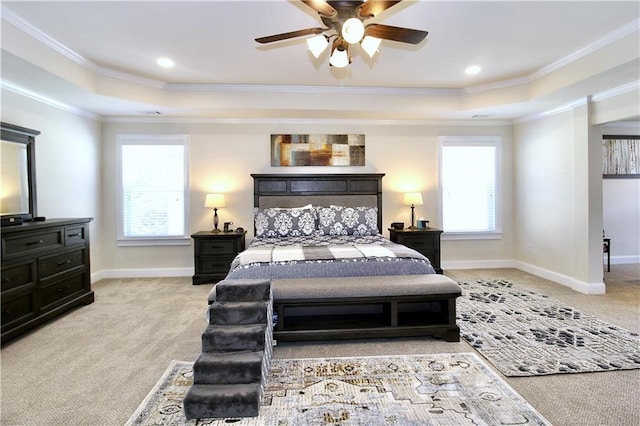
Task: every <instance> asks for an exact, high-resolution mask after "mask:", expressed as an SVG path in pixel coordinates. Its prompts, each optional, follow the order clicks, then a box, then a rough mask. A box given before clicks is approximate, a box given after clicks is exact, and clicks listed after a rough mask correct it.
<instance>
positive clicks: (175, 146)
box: [118, 135, 189, 245]
mask: <svg viewBox="0 0 640 426" xmlns="http://www.w3.org/2000/svg"><path fill="white" fill-rule="evenodd" d="M118 142H119V143H118V147H119V183H120V185H119V200H120V203H119V204H120V205H119V238H118V239H119V242H120V243H124V244H127V242H128V243H129V244H136V245H137V244H145V245H146V244H170V243H180V240H187V242H188V237H189V236H188V232H187V230H188V223H187V218H188V208H187V206H188V197H189V191H188V188H189V182H188V176H189V175H188V150H187V148H188V143H187V142H188V139H187V137H186V136H184V135H167V136H162V135H161V136H155V135H154V136H144V135H121V136H119V139H118Z"/></svg>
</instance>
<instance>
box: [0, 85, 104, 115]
mask: <svg viewBox="0 0 640 426" xmlns="http://www.w3.org/2000/svg"><path fill="white" fill-rule="evenodd" d="M0 88H2V89H6V90H8V91H10V92H12V93H15V94H18V95H21V96H24V97H26V98H29V99H32V100H34V101H36V102H40V103H42V104H45V105H49V106H52V107H54V108H58V109H61V110H63V111H67V112H70V113H73V114H76V115H80V116H82V117H86V118H90V119H92V120H96V121H100V120H101V118H102V117H100V116H99V115H97V114H94V113H92V112H89V111H85V110H83V109H80V108H76V107H74V106H72V105H69V104H65V103H64V102H60V101H56V100H55V99H51V98H49V97H47V96H44V95H42V94H40V93H36V92H34V91H32V90H29V89H26V88H24V87H22V86H20V85H18V84H15V83H14V82H12V81H9V80H6V79H3V78H0Z"/></svg>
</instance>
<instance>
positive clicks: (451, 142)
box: [439, 137, 502, 239]
mask: <svg viewBox="0 0 640 426" xmlns="http://www.w3.org/2000/svg"><path fill="white" fill-rule="evenodd" d="M439 142H440V219H441V220H440V223H442V227H443V231H444V235H443V238H449V239H455V238H501V232H502V223H501V214H500V212H501V206H500V155H501V140H500V138H499V137H441V138H440V139H439Z"/></svg>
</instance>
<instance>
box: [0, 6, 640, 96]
mask: <svg viewBox="0 0 640 426" xmlns="http://www.w3.org/2000/svg"><path fill="white" fill-rule="evenodd" d="M1 12H2V19H3V20H6V21H7V22H9V23H11V24H12V25H14V26H16V27H17V28H19V29H20V30H22V31H24V32H25V33H27V34H29V35H31V36H32V37H34V38H35V39H37V40H39V41H40V42H42V43H43V44H45V45H46V46H48V47H50V48H51V49H53V50H55V51H57V52H59V53H60V54H62V55H63V56H65V57H67V58H69V59H71V60H72V61H74V62H75V63H77V64H79V65H81V66H83V67H85V68H86V69H88V70H90V71H92V72H95V73H97V74H100V75H104V76H108V77H113V78H118V79H120V80H124V81H129V82H131V83H135V84H141V85H145V86H149V87H154V88H158V89H166V90H172V91H193V92H199V91H200V92H254V93H321V94H323V93H324V94H327V93H328V94H335V93H346V94H374V95H404V96H406V95H430V96H434V95H435V96H438V95H440V96H459V95H463V94H471V93H480V92H485V91H489V90H495V89H501V88H507V87H513V86H517V85H522V84H527V83H529V82H531V81H532V80H535V79H538V78H541V77H543V76H545V75H547V74H550V73H552V72H553V71H556V70H558V69H559V68H562V67H564V66H566V65H568V64H570V63H571V62H574V61H576V60H578V59H580V58H582V57H584V56H586V55H588V54H590V53H593V52H595V51H597V50H599V49H601V48H603V47H605V46H607V45H609V44H611V43H613V42H615V41H617V40H619V39H621V38H623V37H626V36H628V35H630V34H632V33H634V32H637V31H638V30H639V27H640V20H638V19H635V20H634V21H632V22H629V23H628V24H626V25H624V26H622V27H620V28H619V29H617V30H616V31H613V32H611V33H609V34H608V35H606V36H604V37H603V38H601V39H599V40H596V41H595V42H594V43H592V44H590V45H588V46H585V47H583V48H582V49H579V50H577V51H575V52H573V53H571V54H569V55H568V56H566V57H564V58H562V59H560V60H558V61H556V62H554V63H552V64H550V65H548V66H546V67H543V68H541V69H540V70H538V71H535V72H534V73H532V74H530V75H529V76H525V77H518V78H513V79H509V80H504V81H496V82H493V83H488V84H484V85H478V86H472V87H468V88H429V87H371V86H367V87H365V86H363V87H357V86H342V87H341V86H311V85H309V86H305V85H298V86H295V85H269V84H206V83H205V84H198V83H167V82H164V81H159V80H154V79H150V78H146V77H141V76H137V75H134V74H130V73H126V72H122V71H118V70H114V69H110V68H106V67H101V66H98V65H96V64H95V63H93V62H92V61H90V60H89V59H86V58H85V57H83V56H82V55H80V54H79V53H76V52H75V51H73V50H72V49H70V48H68V47H67V46H65V45H64V44H62V43H60V42H58V41H57V40H55V39H54V38H52V37H50V36H49V35H47V34H45V33H44V32H42V31H41V30H39V29H38V28H36V27H34V26H33V25H32V24H30V23H29V22H27V21H25V20H24V19H22V18H21V17H20V16H18V15H17V14H15V13H14V12H12V11H11V10H10V9H8V8H7V7H5V6H4V5H2V8H1Z"/></svg>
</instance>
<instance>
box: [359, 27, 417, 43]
mask: <svg viewBox="0 0 640 426" xmlns="http://www.w3.org/2000/svg"><path fill="white" fill-rule="evenodd" d="M364 34H365V35H368V36H371V37H377V38H382V39H385V40H393V41H399V42H402V43H411V44H418V43H420V42H421V41H422V40H424V38H425V37H426V36H427V34H429V33H428V32H427V31H421V30H412V29H410V28H401V27H392V26H391V25H383V24H369V25H367V26H366V27H365V30H364Z"/></svg>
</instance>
